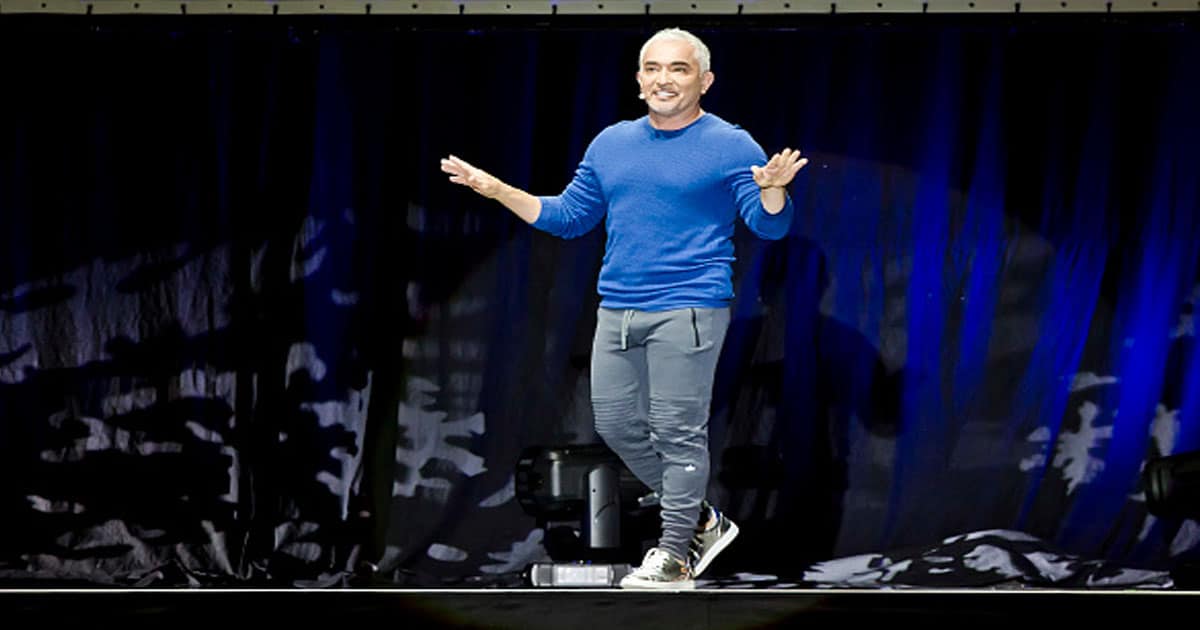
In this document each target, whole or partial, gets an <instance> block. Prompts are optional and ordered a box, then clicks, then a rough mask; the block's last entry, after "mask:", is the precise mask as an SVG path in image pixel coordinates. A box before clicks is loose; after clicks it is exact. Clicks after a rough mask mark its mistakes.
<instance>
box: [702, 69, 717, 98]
mask: <svg viewBox="0 0 1200 630" xmlns="http://www.w3.org/2000/svg"><path fill="white" fill-rule="evenodd" d="M716 78H717V75H715V74H713V73H712V70H709V71H708V72H705V73H704V76H702V77H700V93H701V94H703V93H705V92H707V91H708V88H711V87H712V84H713V81H715V80H716Z"/></svg>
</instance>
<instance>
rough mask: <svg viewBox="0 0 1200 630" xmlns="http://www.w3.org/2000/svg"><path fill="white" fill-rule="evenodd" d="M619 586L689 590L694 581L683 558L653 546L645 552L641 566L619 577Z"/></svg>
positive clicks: (694, 585)
mask: <svg viewBox="0 0 1200 630" xmlns="http://www.w3.org/2000/svg"><path fill="white" fill-rule="evenodd" d="M621 588H647V589H667V590H690V589H693V588H696V582H695V581H694V580H692V571H691V569H690V568H689V567H688V563H687V562H686V561H685V560H680V559H679V558H676V557H675V556H672V555H671V554H670V553H668V552H666V551H663V550H662V549H659V548H658V547H655V548H653V549H651V550H650V551H647V552H646V557H645V558H642V565H641V566H639V567H638V568H636V569H634V570H633V571H632V572H630V573H629V574H628V575H626V576H625V577H623V578H621Z"/></svg>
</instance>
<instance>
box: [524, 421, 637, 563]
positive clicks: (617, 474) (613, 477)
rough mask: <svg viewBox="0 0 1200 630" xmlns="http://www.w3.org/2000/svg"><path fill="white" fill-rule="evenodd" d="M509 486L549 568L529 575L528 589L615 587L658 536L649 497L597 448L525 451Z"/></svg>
mask: <svg viewBox="0 0 1200 630" xmlns="http://www.w3.org/2000/svg"><path fill="white" fill-rule="evenodd" d="M515 485H516V495H517V502H518V503H520V505H521V507H522V509H524V510H525V513H527V514H529V515H530V516H533V517H534V518H535V519H537V523H538V526H539V527H541V528H543V529H544V530H545V532H546V536H545V547H546V552H547V553H548V554H549V555H550V558H551V559H552V560H553V561H554V562H553V563H552V564H546V563H538V564H534V565H533V566H531V567H530V568H529V571H528V578H529V581H530V582H531V583H532V584H533V585H534V586H556V587H564V586H591V587H607V586H615V585H616V583H617V582H619V581H620V579H621V577H623V576H624V575H625V574H626V573H628V572H629V571H630V568H631V566H630V563H632V562H635V561H636V560H638V559H640V558H641V554H642V551H643V548H642V543H643V541H647V540H653V539H654V538H656V537H657V535H658V528H659V510H658V497H657V495H655V494H654V493H652V492H651V491H650V489H649V488H647V487H646V486H645V485H644V484H643V483H642V482H641V481H639V480H638V479H637V477H635V476H634V475H633V473H632V472H630V471H629V469H628V468H627V467H626V466H625V465H624V463H622V462H621V460H620V459H619V458H618V457H617V456H616V454H614V453H613V452H612V451H611V450H609V449H608V447H606V446H604V445H603V444H574V445H564V446H535V447H531V448H527V449H525V450H524V451H523V452H522V453H521V458H520V461H519V462H518V464H517V470H516V483H515Z"/></svg>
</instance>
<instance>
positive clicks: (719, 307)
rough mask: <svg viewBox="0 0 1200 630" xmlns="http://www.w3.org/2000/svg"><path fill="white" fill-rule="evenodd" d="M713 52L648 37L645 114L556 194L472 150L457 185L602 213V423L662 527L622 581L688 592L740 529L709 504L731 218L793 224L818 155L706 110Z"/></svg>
mask: <svg viewBox="0 0 1200 630" xmlns="http://www.w3.org/2000/svg"><path fill="white" fill-rule="evenodd" d="M713 79H714V76H713V73H712V71H711V70H710V56H709V51H708V47H707V46H705V45H704V43H703V42H701V41H700V39H699V38H697V37H696V36H695V35H693V34H691V33H689V32H687V31H683V30H680V29H665V30H662V31H659V32H658V33H655V34H654V35H653V36H652V37H651V38H650V39H649V40H647V41H646V43H645V44H644V45H643V46H642V50H641V55H640V59H639V67H638V72H637V81H638V85H639V86H640V88H641V90H640V94H639V95H638V98H641V99H643V100H645V101H646V104H647V106H648V108H649V111H648V112H647V115H646V116H644V117H642V118H640V119H638V120H631V121H630V120H627V121H622V122H618V123H616V124H614V125H612V126H610V127H608V128H606V129H605V130H603V131H602V132H600V134H599V135H598V136H596V138H595V139H594V140H593V141H592V143H591V145H590V146H589V147H588V149H587V151H586V152H585V154H584V156H583V161H582V162H581V163H580V165H579V168H578V170H577V171H576V173H575V178H574V179H573V180H572V181H571V183H570V184H569V185H568V186H567V188H566V190H564V191H563V193H562V194H561V195H558V196H553V197H550V196H542V197H536V196H533V195H531V194H529V193H527V192H525V191H522V190H519V189H517V188H514V187H512V186H509V185H508V184H505V183H504V182H502V181H500V180H498V179H497V178H495V177H494V176H492V175H490V174H488V173H487V172H485V171H483V170H481V169H478V168H475V167H474V166H471V165H470V164H468V163H466V162H464V161H463V160H461V159H459V158H457V157H454V156H449V157H448V158H446V159H443V160H442V162H441V168H442V170H443V171H444V172H446V173H449V174H450V181H451V182H454V183H457V184H463V185H465V186H469V187H470V188H471V189H473V190H475V191H476V192H477V193H479V194H481V195H483V196H485V197H488V198H491V199H495V200H496V201H499V202H500V203H501V204H503V205H504V206H505V207H507V208H508V209H509V210H511V211H512V212H513V213H515V214H516V215H517V216H519V217H520V218H521V219H523V220H524V221H526V222H527V223H529V224H531V225H533V227H535V228H538V229H540V230H544V231H546V232H548V233H550V234H554V235H557V236H560V237H563V238H574V237H578V236H580V235H582V234H585V233H586V232H588V231H589V230H591V229H592V228H594V227H595V226H596V225H597V224H598V223H599V222H600V220H601V219H604V220H605V221H606V223H605V227H606V229H607V233H608V234H607V242H606V246H605V253H604V261H603V265H602V267H601V270H600V277H599V281H598V287H597V288H598V291H599V293H600V296H601V301H600V310H599V312H598V314H597V325H596V332H595V338H594V340H593V346H592V364H591V396H592V406H593V411H594V414H595V427H596V432H597V433H598V434H599V435H600V437H601V438H602V439H603V440H604V441H605V443H606V444H607V445H608V446H609V448H611V449H612V450H613V451H614V452H615V453H616V454H617V455H618V456H619V457H620V458H621V459H622V461H624V462H625V464H626V465H627V466H628V467H629V469H630V470H631V471H632V472H633V473H634V474H635V475H637V477H638V479H640V480H641V481H642V482H643V483H645V484H646V485H647V486H648V487H650V488H651V489H652V490H654V491H655V492H656V493H658V496H659V497H660V506H661V512H662V535H661V537H660V539H659V541H658V545H657V546H656V547H654V548H652V549H650V550H649V551H648V552H647V553H646V556H645V558H643V560H642V563H641V565H640V566H639V567H637V568H636V569H635V570H634V571H633V572H631V573H630V574H629V575H627V576H626V577H625V578H624V579H623V580H622V581H621V587H622V588H655V589H689V588H693V587H694V584H695V583H694V579H695V577H696V576H698V575H700V573H701V572H703V571H704V569H705V568H707V567H708V565H709V564H710V563H711V562H712V560H713V558H714V557H716V555H717V554H718V553H720V552H721V551H722V550H723V549H724V548H725V547H727V546H728V545H729V543H730V542H731V541H732V540H733V539H734V537H736V536H737V532H738V530H737V526H736V525H735V524H734V523H733V522H732V521H730V520H729V518H728V517H726V516H725V515H724V514H722V513H721V512H720V511H718V510H717V509H716V508H714V507H713V506H711V505H709V504H708V502H707V501H705V500H704V498H705V492H706V490H707V487H708V476H709V452H708V414H709V404H710V400H711V398H712V386H713V378H714V374H715V371H716V365H717V358H718V357H719V355H720V353H721V345H722V343H723V341H724V338H725V331H726V328H727V327H728V325H729V317H730V314H729V304H730V302H731V301H732V300H733V283H732V267H731V263H732V261H733V260H734V251H733V250H734V248H733V240H732V238H733V233H734V223H735V221H736V220H737V218H738V217H739V216H740V217H741V219H742V221H743V222H744V223H745V224H746V225H747V227H749V228H750V230H751V231H752V232H754V233H755V234H756V235H758V236H759V237H761V238H765V239H779V238H782V237H783V236H784V235H786V234H787V232H788V228H789V225H790V223H791V219H792V214H793V207H792V202H791V199H790V198H789V197H788V195H787V191H786V190H785V186H787V184H789V183H790V182H791V181H792V178H793V177H795V175H796V173H797V172H798V171H799V170H800V169H801V168H803V166H804V165H805V164H806V163H807V162H808V160H807V159H805V158H801V157H800V153H799V152H798V151H793V150H791V149H784V150H783V151H782V152H780V153H777V154H775V155H773V156H772V157H771V158H770V159H769V160H768V159H767V157H766V154H765V153H764V152H763V150H762V148H761V147H760V146H759V145H758V143H757V142H755V141H754V139H753V138H751V137H750V134H748V133H747V132H746V131H744V130H743V129H741V128H740V127H737V126H735V125H732V124H730V123H727V122H725V121H724V120H722V119H720V118H718V117H717V116H715V115H713V114H710V113H706V112H705V111H703V110H702V109H701V108H700V97H701V96H702V95H703V94H704V93H705V92H707V91H708V90H709V88H711V87H712V84H713Z"/></svg>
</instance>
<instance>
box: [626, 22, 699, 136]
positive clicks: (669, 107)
mask: <svg viewBox="0 0 1200 630" xmlns="http://www.w3.org/2000/svg"><path fill="white" fill-rule="evenodd" d="M695 52H696V51H695V49H694V48H693V47H692V45H691V44H689V43H687V42H685V41H679V40H672V39H660V40H658V41H656V42H653V43H652V44H650V46H649V47H648V48H647V49H646V56H645V58H644V59H642V67H641V69H640V70H638V74H637V79H638V83H639V84H640V85H641V88H642V96H644V97H645V98H646V104H647V105H649V106H650V111H651V112H653V113H655V114H657V115H659V116H661V117H664V118H673V117H677V116H681V117H688V116H689V115H695V114H698V112H699V109H700V95H701V94H702V93H704V92H705V91H706V90H708V86H710V85H712V81H713V73H712V72H705V73H703V74H702V73H701V72H700V66H699V64H698V63H696V54H695Z"/></svg>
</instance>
